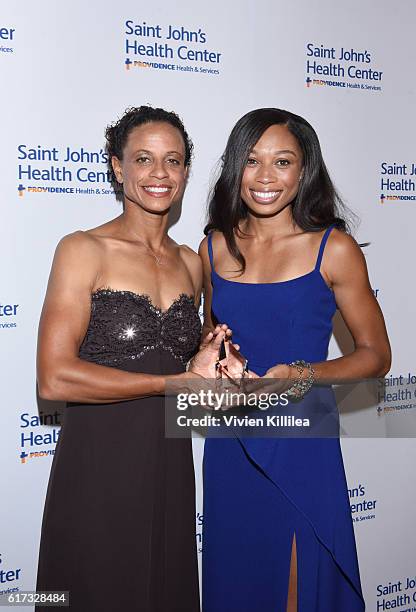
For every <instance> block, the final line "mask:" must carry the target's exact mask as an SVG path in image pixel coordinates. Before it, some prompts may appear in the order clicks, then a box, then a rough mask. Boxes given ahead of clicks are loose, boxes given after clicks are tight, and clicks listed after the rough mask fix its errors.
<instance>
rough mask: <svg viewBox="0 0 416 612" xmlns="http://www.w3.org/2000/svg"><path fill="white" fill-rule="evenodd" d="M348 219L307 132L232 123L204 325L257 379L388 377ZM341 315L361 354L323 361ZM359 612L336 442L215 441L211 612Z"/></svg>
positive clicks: (289, 117) (287, 117)
mask: <svg viewBox="0 0 416 612" xmlns="http://www.w3.org/2000/svg"><path fill="white" fill-rule="evenodd" d="M342 210H344V208H343V206H342V203H341V201H340V199H339V198H338V196H337V194H336V191H335V189H334V186H333V185H332V183H331V180H330V177H329V175H328V172H327V169H326V167H325V164H324V161H323V158H322V153H321V149H320V145H319V141H318V138H317V135H316V133H315V131H314V130H313V128H312V127H311V126H310V124H309V123H308V122H307V121H305V120H304V119H303V118H301V117H299V116H297V115H294V114H292V113H290V112H287V111H282V110H278V109H259V110H254V111H252V112H250V113H248V114H247V115H245V116H244V117H242V118H241V119H240V120H239V121H238V122H237V124H236V125H235V127H234V129H233V130H232V132H231V135H230V138H229V140H228V143H227V146H226V150H225V153H224V156H223V166H222V171H221V174H220V176H219V179H218V181H217V182H216V185H215V187H214V189H213V192H212V196H211V199H210V205H209V223H208V225H207V228H206V232H207V233H208V236H207V237H206V238H205V239H204V240H203V242H202V244H201V247H200V255H201V257H202V259H203V262H204V275H205V326H206V328H207V329H211V328H212V326H213V325H214V322H215V321H217V320H218V321H226V322H227V324H228V325H229V326H230V328H231V329H232V330H233V341H234V342H235V343H238V345H240V347H241V351H242V353H243V354H244V355H245V357H247V358H248V363H249V367H250V369H251V370H253V371H254V372H255V373H256V374H257V375H259V376H264V377H267V378H269V379H270V378H272V379H273V378H276V379H287V380H288V381H289V380H292V379H296V385H295V386H296V389H297V392H298V393H301V394H302V393H303V392H304V391H305V390H306V389H307V388H308V387H309V386H310V384H311V383H312V382H313V381H314V380H317V381H319V380H322V379H326V380H328V379H341V378H342V379H344V380H345V379H347V380H348V379H351V380H352V379H357V378H368V377H376V376H384V375H385V374H386V372H387V371H388V369H389V367H390V347H389V341H388V337H387V333H386V328H385V324H384V320H383V315H382V313H381V311H380V308H379V306H378V303H377V301H376V299H375V297H374V295H373V292H372V290H371V287H370V284H369V280H368V275H367V269H366V264H365V260H364V257H363V255H362V252H361V250H360V248H359V246H358V245H357V243H356V242H355V241H354V239H353V238H352V237H351V236H350V235H349V234H348V224H347V222H346V220H345V219H344V218H343V215H342ZM337 309H338V310H339V311H340V313H341V315H342V317H343V319H344V321H345V323H346V325H347V327H348V328H349V330H350V332H351V334H352V337H353V339H354V345H355V348H354V351H353V352H352V353H351V354H349V355H346V356H343V357H340V358H337V359H332V360H328V361H327V353H328V343H329V340H330V336H331V332H332V317H333V315H334V314H335V311H336V310H337ZM314 391H315V389H312V391H310V392H309V394H310V397H311V398H312V397H313V392H314ZM307 399H308V395H306V397H305V401H306V400H307ZM364 609H365V603H364V599H363V595H362V591H361V584H360V576H359V570H358V562H357V554H356V547H355V540H354V532H353V526H352V520H351V513H350V507H349V500H348V491H347V484H346V479H345V473H344V466H343V461H342V455H341V448H340V443H339V438H338V437H327V438H325V437H321V438H318V437H315V438H313V437H309V438H296V437H292V438H283V437H281V438H275V439H271V438H265V437H263V438H261V437H241V436H232V435H231V436H230V437H229V438H226V439H219V438H208V439H207V440H206V443H205V455H204V547H203V610H204V612H255V611H259V612H294V611H298V612H361V611H362V610H364Z"/></svg>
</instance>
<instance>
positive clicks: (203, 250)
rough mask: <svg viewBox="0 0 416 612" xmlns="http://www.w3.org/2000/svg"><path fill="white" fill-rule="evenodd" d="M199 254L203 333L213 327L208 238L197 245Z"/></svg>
mask: <svg viewBox="0 0 416 612" xmlns="http://www.w3.org/2000/svg"><path fill="white" fill-rule="evenodd" d="M198 253H199V256H200V258H201V260H202V269H203V287H204V327H203V332H202V335H205V334H207V333H209V332H210V331H212V330H213V329H214V328H215V323H214V321H213V320H212V311H211V306H212V284H211V263H210V261H209V255H208V238H204V239H203V241H202V242H201V244H200V245H199V250H198Z"/></svg>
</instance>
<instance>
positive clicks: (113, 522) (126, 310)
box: [36, 289, 201, 612]
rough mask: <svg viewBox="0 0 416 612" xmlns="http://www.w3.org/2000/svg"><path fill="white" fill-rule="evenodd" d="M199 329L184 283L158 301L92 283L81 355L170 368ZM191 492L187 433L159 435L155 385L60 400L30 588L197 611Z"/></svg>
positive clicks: (112, 605)
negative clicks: (101, 397) (135, 392)
mask: <svg viewBox="0 0 416 612" xmlns="http://www.w3.org/2000/svg"><path fill="white" fill-rule="evenodd" d="M200 332H201V324H200V320H199V316H198V313H197V310H196V308H195V306H194V304H193V299H192V298H191V297H189V296H187V295H185V294H183V295H181V296H179V297H178V298H177V299H176V300H175V302H174V303H173V304H172V305H171V306H170V308H169V309H168V310H167V311H161V310H160V309H158V308H156V307H155V306H153V304H152V303H151V301H150V299H149V298H148V297H147V296H144V295H138V294H135V293H132V292H129V291H113V290H110V289H101V290H98V291H96V292H95V293H94V294H93V295H92V312H91V320H90V324H89V328H88V331H87V334H86V336H85V339H84V341H83V343H82V346H81V348H80V357H81V358H82V359H86V360H88V361H92V362H94V363H98V364H102V365H105V366H112V367H115V368H120V369H122V370H127V371H131V372H146V373H154V374H160V373H164V374H175V373H179V372H182V371H183V370H184V368H185V363H186V362H187V360H188V359H189V358H190V357H191V356H192V355H193V354H194V353H195V351H196V349H197V347H198V343H199V339H200ZM194 495H195V484H194V472H193V460H192V448H191V440H190V439H167V438H165V431H164V399H163V398H162V397H150V398H146V399H139V400H132V401H125V402H117V403H114V404H99V405H97V404H84V405H80V404H70V405H68V406H67V408H66V411H65V416H64V421H63V426H62V431H61V435H60V439H59V442H58V445H57V449H56V453H55V457H54V461H53V464H52V470H51V475H50V481H49V487H48V493H47V498H46V503H45V511H44V517H43V524H42V537H41V547H40V555H39V569H38V583H37V589H38V590H46V591H51V590H64V591H70V609H71V611H77V612H107V611H108V612H119V611H126V612H130V611H136V610H137V611H140V612H197V611H198V610H199V593H198V569H197V556H196V542H195V501H194ZM47 609H49V608H45V610H47ZM36 610H38V611H41V610H43V608H42V607H38V608H36Z"/></svg>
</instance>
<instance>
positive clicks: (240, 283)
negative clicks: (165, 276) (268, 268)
mask: <svg viewBox="0 0 416 612" xmlns="http://www.w3.org/2000/svg"><path fill="white" fill-rule="evenodd" d="M211 272H212V274H215V276H216V277H217V278H219V279H220V280H222V281H224V282H226V283H233V284H234V285H253V287H254V286H258V285H284V284H285V283H293V281H298V280H301V279H303V278H306V277H307V276H311V275H312V274H315V272H319V270H317V269H316V268H314V269H313V270H311V271H310V272H307V273H306V274H302V275H301V276H296V277H295V278H289V279H288V280H283V281H271V282H268V283H247V282H245V281H234V280H230V279H229V278H224V277H223V276H220V275H219V274H218V272H217V271H216V270H215V269H212V270H211ZM319 275H320V276H321V277H322V275H321V273H320V272H319ZM324 282H325V281H324ZM325 284H326V283H325ZM326 286H327V287H328V285H326ZM328 289H329V287H328Z"/></svg>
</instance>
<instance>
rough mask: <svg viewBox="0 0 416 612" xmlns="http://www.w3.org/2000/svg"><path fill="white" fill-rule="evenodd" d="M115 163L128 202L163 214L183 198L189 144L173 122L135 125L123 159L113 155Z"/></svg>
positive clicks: (117, 175)
mask: <svg viewBox="0 0 416 612" xmlns="http://www.w3.org/2000/svg"><path fill="white" fill-rule="evenodd" d="M111 162H112V165H113V169H114V173H115V175H116V178H117V180H118V182H119V183H123V190H124V198H125V202H126V204H129V203H130V204H134V205H138V206H140V207H141V208H143V209H144V210H146V211H148V212H152V213H157V214H162V213H165V212H167V211H168V210H169V209H170V207H171V206H172V204H174V203H176V202H179V201H180V200H181V198H182V195H183V192H184V189H185V183H186V175H187V170H188V169H187V167H186V166H185V145H184V142H183V138H182V135H181V133H180V132H179V130H177V129H176V128H175V127H173V126H172V125H170V124H169V123H162V122H157V123H156V122H152V123H145V124H143V125H140V126H137V127H135V128H133V129H132V130H131V132H130V134H129V136H128V138H127V142H126V145H125V147H124V149H123V159H121V160H120V159H118V158H117V157H113V158H112V160H111Z"/></svg>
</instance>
